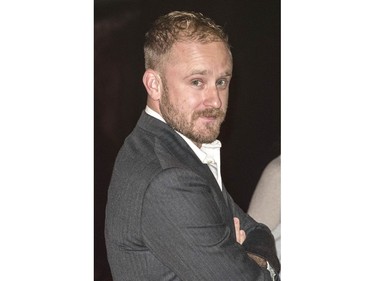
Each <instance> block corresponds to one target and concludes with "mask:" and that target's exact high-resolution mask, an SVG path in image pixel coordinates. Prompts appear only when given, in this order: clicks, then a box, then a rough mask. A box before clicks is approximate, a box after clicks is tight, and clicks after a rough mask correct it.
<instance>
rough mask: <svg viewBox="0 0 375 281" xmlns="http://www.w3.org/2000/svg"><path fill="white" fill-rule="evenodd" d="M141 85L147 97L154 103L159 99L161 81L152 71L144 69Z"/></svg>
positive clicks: (155, 72) (157, 74)
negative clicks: (143, 86)
mask: <svg viewBox="0 0 375 281" xmlns="http://www.w3.org/2000/svg"><path fill="white" fill-rule="evenodd" d="M143 84H144V85H145V88H146V90H147V93H148V95H149V96H150V98H151V99H153V100H154V101H157V100H159V99H160V96H161V86H162V85H161V79H160V76H159V73H158V72H157V71H155V70H152V69H146V71H145V73H144V74H143Z"/></svg>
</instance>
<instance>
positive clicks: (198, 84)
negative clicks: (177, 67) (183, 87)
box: [191, 80, 202, 87]
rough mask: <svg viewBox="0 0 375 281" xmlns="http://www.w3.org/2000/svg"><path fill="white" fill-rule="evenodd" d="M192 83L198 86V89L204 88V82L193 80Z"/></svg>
mask: <svg viewBox="0 0 375 281" xmlns="http://www.w3.org/2000/svg"><path fill="white" fill-rule="evenodd" d="M191 83H192V84H193V85H194V86H197V87H199V86H202V82H201V81H199V80H193V81H192V82H191Z"/></svg>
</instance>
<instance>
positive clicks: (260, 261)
mask: <svg viewBox="0 0 375 281" xmlns="http://www.w3.org/2000/svg"><path fill="white" fill-rule="evenodd" d="M233 220H234V229H235V230H236V240H237V242H238V243H239V244H241V245H242V243H243V242H244V241H245V239H246V233H245V231H243V230H242V229H241V225H240V220H239V219H238V218H237V217H234V218H233ZM247 255H248V256H249V258H251V259H252V260H254V261H255V262H256V263H257V264H258V265H259V266H260V267H263V268H267V262H266V260H265V259H263V258H261V257H259V256H257V255H254V254H252V253H247Z"/></svg>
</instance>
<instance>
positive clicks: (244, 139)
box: [94, 0, 280, 281]
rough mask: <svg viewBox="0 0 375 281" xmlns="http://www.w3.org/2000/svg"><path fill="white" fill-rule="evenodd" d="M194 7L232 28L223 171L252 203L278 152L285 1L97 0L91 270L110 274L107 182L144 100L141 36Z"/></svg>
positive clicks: (240, 197)
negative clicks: (165, 18) (106, 235)
mask: <svg viewBox="0 0 375 281" xmlns="http://www.w3.org/2000/svg"><path fill="white" fill-rule="evenodd" d="M172 10H193V11H198V12H202V13H203V14H204V15H206V16H208V17H210V18H212V19H214V20H215V22H216V23H218V24H219V25H221V26H223V27H224V29H225V30H226V31H227V33H228V34H229V40H230V43H231V45H232V53H233V57H234V72H233V74H234V76H233V79H232V82H231V86H230V96H229V108H228V114H227V118H226V121H225V122H224V123H223V126H222V130H221V134H220V136H219V139H220V140H221V142H222V144H223V147H222V177H223V182H224V183H225V186H226V188H227V189H228V191H229V193H230V194H231V195H232V197H233V199H234V200H235V201H236V202H237V204H238V205H239V206H240V207H241V208H242V209H243V210H244V211H247V208H248V205H249V202H250V199H251V196H252V194H253V191H254V188H255V186H256V184H257V182H258V180H259V177H260V175H261V173H262V171H263V169H264V167H265V166H266V165H267V163H268V162H270V161H271V160H272V159H273V158H275V157H276V156H278V155H279V154H280V1H276V0H258V1H256V0H248V1H245V0H241V1H239V0H238V1H224V0H216V1H204V0H199V1H197V0H189V1H182V0H180V1H176V0H175V1H172V0H167V1H151V0H143V1H142V0H131V1H130V0H128V1H127V0H122V1H108V0H107V1H105V0H98V1H96V0H95V2H94V89H95V93H94V112H95V116H94V134H95V135H94V185H95V186H94V205H95V210H94V253H95V254H94V268H95V272H94V276H95V280H96V281H109V280H112V279H111V275H110V271H109V267H108V262H107V260H106V251H105V243H104V212H105V204H106V199H107V189H108V185H109V181H110V177H111V172H112V167H113V163H114V160H115V157H116V154H117V152H118V150H119V148H120V146H121V144H122V142H123V141H124V138H125V137H126V136H127V135H128V134H129V133H130V132H131V130H132V129H133V127H134V126H135V123H136V122H137V120H138V118H139V116H140V113H141V111H142V110H143V109H144V108H145V105H146V95H147V93H146V91H145V90H144V87H143V84H142V76H143V72H144V60H143V38H144V34H145V32H146V31H147V29H148V28H149V26H150V24H151V22H152V21H154V20H155V18H156V17H158V16H159V15H162V14H164V13H167V12H169V11H172Z"/></svg>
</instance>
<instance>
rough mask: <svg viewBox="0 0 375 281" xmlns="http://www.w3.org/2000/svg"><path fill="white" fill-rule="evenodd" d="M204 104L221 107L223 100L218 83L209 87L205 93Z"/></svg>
mask: <svg viewBox="0 0 375 281" xmlns="http://www.w3.org/2000/svg"><path fill="white" fill-rule="evenodd" d="M204 105H205V106H207V107H212V108H220V107H221V105H222V101H221V98H220V92H219V90H218V88H217V87H216V85H215V86H212V87H210V88H208V89H207V91H206V93H205V99H204Z"/></svg>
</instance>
